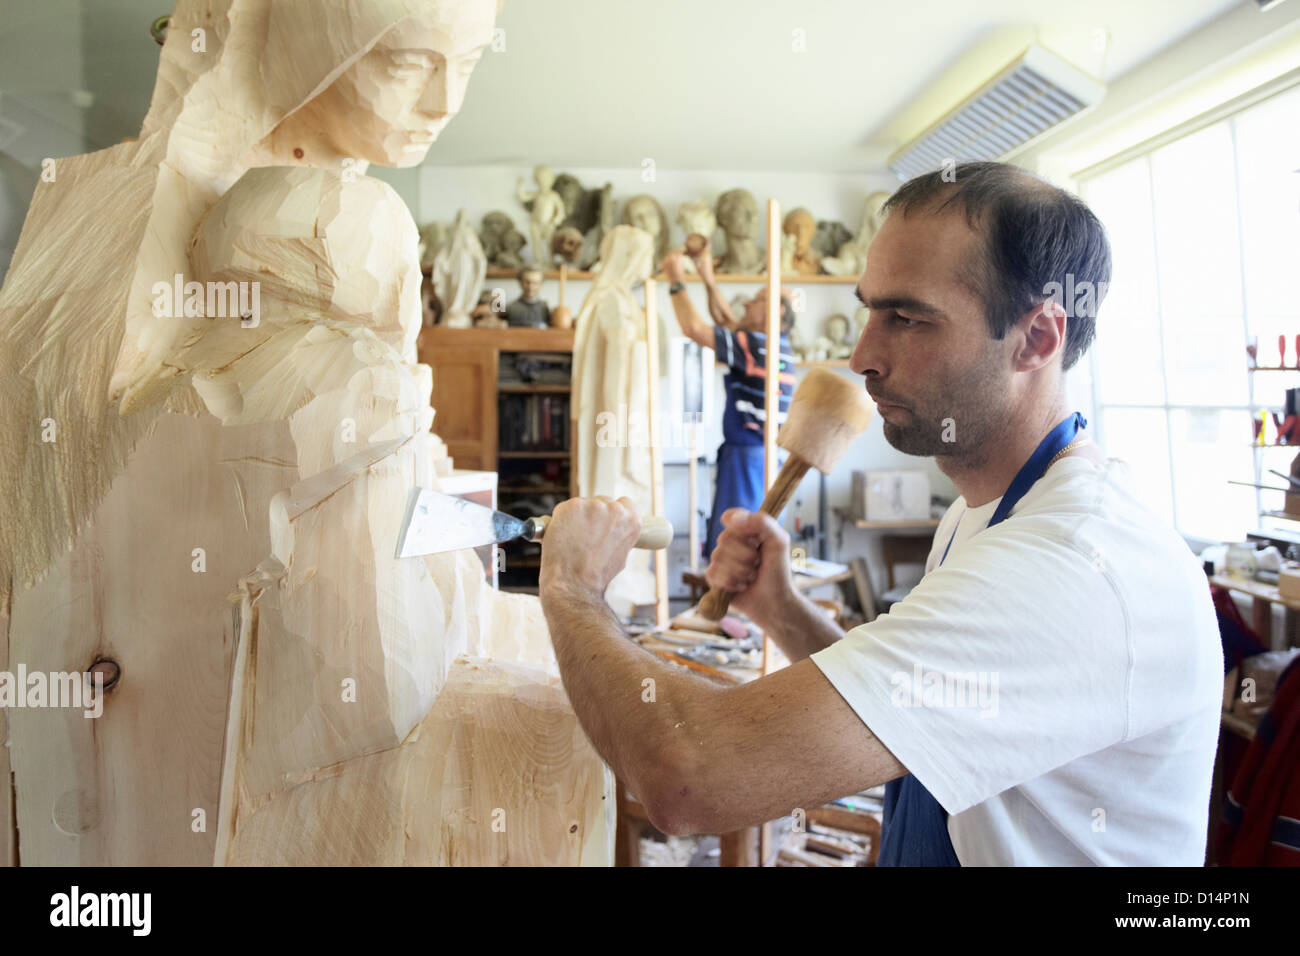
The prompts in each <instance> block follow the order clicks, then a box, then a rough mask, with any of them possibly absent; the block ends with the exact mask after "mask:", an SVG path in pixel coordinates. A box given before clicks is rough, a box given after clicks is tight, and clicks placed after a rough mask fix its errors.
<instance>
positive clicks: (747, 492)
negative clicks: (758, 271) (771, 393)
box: [663, 242, 794, 561]
mask: <svg viewBox="0 0 1300 956" xmlns="http://www.w3.org/2000/svg"><path fill="white" fill-rule="evenodd" d="M691 259H692V261H693V262H694V263H695V268H696V271H698V272H699V274H700V279H701V280H702V281H703V282H704V288H705V289H706V290H707V292H708V297H709V314H710V315H711V316H712V317H713V321H714V323H715V324H714V325H712V326H711V325H710V324H709V323H708V322H706V321H705V320H704V319H703V318H701V317H700V314H699V313H698V312H697V311H696V310H695V306H694V305H692V304H691V299H690V296H688V295H687V294H686V288H685V285H684V284H683V283H684V282H685V279H686V269H685V265H684V263H683V261H682V253H681V252H680V251H679V250H674V251H672V252H670V253H669V254H668V255H667V256H666V257H665V258H664V262H663V272H664V275H666V276H667V277H668V281H669V283H670V285H669V287H668V297H669V299H671V301H672V303H673V311H674V312H675V313H676V315H677V324H678V325H680V326H681V328H682V334H683V335H685V336H686V337H687V338H689V339H691V340H692V341H695V342H698V343H699V344H700V345H701V346H703V347H704V348H709V349H713V352H714V354H715V355H716V356H717V360H718V361H719V362H721V363H722V364H723V365H725V366H727V375H726V378H725V379H724V384H725V386H726V392H727V397H726V403H725V410H724V412H723V415H722V444H721V445H719V446H718V465H717V475H718V477H717V482H716V485H715V488H714V493H713V513H712V515H711V516H710V518H709V525H708V529H707V531H706V534H705V543H704V555H703V556H704V559H705V560H706V561H707V560H708V559H709V556H710V555H711V554H712V553H713V549H714V547H715V546H716V545H717V542H718V535H719V534H720V533H721V532H722V514H723V512H725V511H726V510H727V509H728V508H744V509H745V510H746V511H757V510H758V509H759V507H760V506H761V505H762V504H763V495H764V493H765V490H766V489H765V488H764V486H763V423H764V421H765V420H766V418H767V415H766V412H765V410H764V408H765V403H764V398H765V396H764V389H765V387H766V382H767V333H766V331H765V328H766V326H767V287H766V286H764V287H763V288H761V289H760V290H759V291H758V294H757V295H755V296H754V298H752V299H750V300H749V302H748V303H747V304H746V305H745V309H744V312H743V313H742V314H741V315H739V316H737V315H736V314H735V313H734V312H733V310H732V308H731V306H730V305H729V304H728V303H727V300H726V299H724V298H723V297H722V293H721V291H720V290H719V289H718V283H717V279H716V278H715V277H714V274H713V254H712V252H711V251H710V249H709V245H708V243H707V242H706V243H705V244H704V247H703V249H701V250H700V251H699V252H698V253H696V254H695V255H694V256H692V257H691ZM793 327H794V307H793V306H792V305H791V302H790V297H789V295H788V294H787V293H786V292H785V291H784V290H782V292H781V340H780V346H779V347H780V351H779V353H778V355H779V362H780V366H779V369H780V370H779V373H778V374H779V384H778V390H779V391H778V407H779V414H778V416H777V427H780V425H781V423H782V422H784V421H785V416H786V412H787V410H788V409H789V408H790V399H791V397H792V396H793V395H794V352H793V351H792V350H791V348H790V330H791V329H792V328H793ZM776 465H777V467H779V466H780V461H778V462H776ZM691 520H695V519H694V515H692V516H691Z"/></svg>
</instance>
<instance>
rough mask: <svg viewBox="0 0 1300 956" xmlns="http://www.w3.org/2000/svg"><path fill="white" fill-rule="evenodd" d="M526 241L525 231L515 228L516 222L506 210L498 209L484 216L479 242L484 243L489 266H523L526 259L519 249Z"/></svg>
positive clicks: (515, 267)
mask: <svg viewBox="0 0 1300 956" xmlns="http://www.w3.org/2000/svg"><path fill="white" fill-rule="evenodd" d="M526 241H527V240H525V239H524V236H523V233H521V232H520V231H519V230H518V229H516V228H515V224H514V222H513V221H512V220H511V219H510V217H509V216H508V215H506V214H505V213H504V212H500V211H499V210H498V211H494V212H490V213H488V214H487V215H485V216H484V217H483V230H482V231H481V232H480V233H479V242H481V243H482V245H483V254H484V255H485V256H487V262H488V265H489V266H493V267H495V268H498V269H520V268H522V267H523V264H524V260H523V257H522V256H520V255H519V250H521V249H522V248H523V247H524V244H525V242H526Z"/></svg>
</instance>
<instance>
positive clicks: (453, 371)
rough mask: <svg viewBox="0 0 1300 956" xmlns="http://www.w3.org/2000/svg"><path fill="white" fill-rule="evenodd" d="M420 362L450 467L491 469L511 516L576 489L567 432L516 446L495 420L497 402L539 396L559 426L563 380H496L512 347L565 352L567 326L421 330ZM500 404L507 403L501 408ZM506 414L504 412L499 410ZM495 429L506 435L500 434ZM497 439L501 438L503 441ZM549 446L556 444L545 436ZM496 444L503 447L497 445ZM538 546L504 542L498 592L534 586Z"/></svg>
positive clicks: (505, 425)
mask: <svg viewBox="0 0 1300 956" xmlns="http://www.w3.org/2000/svg"><path fill="white" fill-rule="evenodd" d="M417 350H418V352H419V357H420V361H421V362H422V363H424V364H425V365H428V366H430V367H431V368H432V369H433V408H434V419H433V431H434V432H435V433H436V434H437V435H438V437H440V438H441V439H442V440H443V441H444V442H446V444H447V450H448V452H449V453H450V454H451V456H452V459H453V462H454V465H455V467H456V468H468V469H476V470H481V471H494V472H497V473H498V475H499V480H498V484H497V502H498V507H499V508H500V509H501V510H502V511H506V512H509V513H511V514H513V515H516V516H518V517H521V518H522V517H528V516H529V515H532V514H549V513H550V511H551V510H553V508H554V506H555V505H556V504H558V503H559V502H560V501H562V500H564V499H565V498H569V497H572V496H574V495H576V494H577V472H576V470H575V469H574V468H573V467H572V465H573V449H572V444H571V436H572V434H573V429H572V428H571V427H569V428H568V429H567V431H568V433H569V436H570V440H569V441H568V442H564V443H563V444H564V446H565V447H548V448H547V450H545V451H541V450H538V451H523V450H519V449H520V448H521V447H522V443H521V442H520V441H519V439H520V437H521V436H520V435H518V434H517V433H516V429H515V427H514V426H513V425H512V424H511V423H509V422H507V421H503V420H502V416H501V409H502V404H503V403H509V402H516V403H517V402H519V401H520V396H525V397H527V396H539V397H541V398H544V399H545V404H546V407H547V409H548V410H550V411H551V413H552V416H551V418H550V420H551V421H554V418H555V417H561V418H562V420H563V421H564V422H565V423H566V425H567V424H570V421H569V420H570V419H571V418H572V414H573V407H572V401H571V396H572V392H571V390H570V386H569V384H568V383H563V384H561V383H556V382H548V383H546V384H530V383H527V382H522V383H502V382H501V381H500V375H499V370H500V368H501V367H502V364H503V363H502V359H503V358H505V359H506V364H507V366H512V363H511V362H510V359H511V358H512V354H513V353H521V352H529V353H548V352H554V353H565V354H567V355H570V356H571V355H572V354H573V330H572V329H448V328H443V327H441V326H434V327H431V328H426V329H423V330H422V331H421V333H420V338H419V340H418V342H417ZM507 410H508V406H507ZM507 417H509V416H508V415H507ZM503 431H509V432H510V434H506V435H503ZM503 438H504V441H503ZM551 444H552V445H555V444H557V443H556V442H552V443H551ZM503 446H504V447H503ZM539 553H540V546H539V545H536V544H526V543H522V542H512V543H511V544H509V545H507V546H506V548H505V565H504V568H503V569H502V581H503V583H502V588H503V589H504V590H522V591H535V586H536V577H537V567H538V565H539V563H540V560H539Z"/></svg>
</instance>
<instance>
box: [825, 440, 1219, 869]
mask: <svg viewBox="0 0 1300 956" xmlns="http://www.w3.org/2000/svg"><path fill="white" fill-rule="evenodd" d="M996 507H997V502H996V501H993V502H989V503H988V504H986V505H983V506H981V507H979V508H971V509H967V508H966V506H965V500H964V499H961V498H959V499H958V500H957V501H956V502H954V503H953V505H952V507H951V508H949V509H948V512H947V513H946V514H945V515H944V517H943V520H942V521H941V522H940V523H939V528H938V530H937V532H936V533H935V538H934V544H933V545H932V547H931V549H930V558H929V561H928V562H927V565H926V570H927V574H926V576H925V577H924V578H923V579H922V580H921V582H920V583H919V584H918V585H917V586H916V587H915V588H914V589H913V590H912V592H911V593H910V594H908V596H907V598H906V599H905V600H903V601H901V602H899V603H897V604H895V605H894V606H893V607H892V608H891V609H890V612H889V613H888V614H884V615H882V616H880V617H879V618H877V619H876V620H875V621H873V622H871V623H870V624H863V625H862V626H860V627H856V628H854V629H853V630H851V631H849V633H848V634H846V635H845V636H844V639H843V640H840V641H838V642H836V643H835V644H833V645H831V646H830V647H828V648H826V649H825V650H822V651H819V652H818V653H816V654H814V655H812V660H813V661H814V662H815V663H816V664H817V666H818V667H819V668H821V670H822V673H824V674H825V675H826V678H827V680H829V681H830V682H831V684H833V685H834V686H835V689H836V690H837V691H839V693H840V694H841V696H843V698H844V699H845V700H846V701H847V702H848V704H849V706H850V707H852V708H853V710H854V711H855V712H856V713H857V714H858V716H859V717H861V718H862V721H863V723H864V724H866V726H867V727H868V728H870V730H871V732H872V733H873V734H875V735H876V736H877V737H878V738H879V739H880V740H881V742H882V743H884V745H885V746H886V747H888V748H889V749H890V751H891V752H892V753H893V754H894V755H895V756H896V757H897V758H898V759H899V761H901V762H902V764H903V766H904V767H906V768H907V769H908V770H909V771H910V772H911V773H912V774H913V775H914V776H915V777H916V778H917V779H918V780H919V781H920V782H921V783H922V784H923V785H924V786H925V787H926V788H927V789H928V790H929V791H930V793H931V794H933V795H934V797H935V799H936V800H938V802H939V803H940V804H941V805H942V806H943V808H944V809H945V810H947V811H948V813H949V818H948V832H949V835H950V836H951V838H952V843H953V848H954V849H955V850H956V852H957V858H958V860H959V861H960V862H961V863H962V865H963V866H1019V865H1089V864H1102V865H1157V866H1160V865H1176V866H1200V865H1202V863H1203V862H1204V854H1205V840H1206V827H1207V823H1208V810H1209V798H1210V780H1211V775H1212V773H1213V768H1214V755H1215V748H1216V744H1217V741H1218V736H1219V711H1220V707H1221V699H1222V693H1223V656H1222V650H1221V645H1220V641H1219V631H1218V624H1217V621H1216V618H1215V613H1214V606H1213V602H1212V601H1211V599H1210V592H1209V586H1208V584H1207V582H1206V579H1205V575H1204V573H1203V572H1202V570H1201V567H1200V564H1199V563H1198V561H1197V560H1196V558H1195V557H1194V556H1193V555H1192V552H1191V550H1190V549H1189V548H1188V546H1187V545H1186V543H1184V541H1183V540H1182V538H1180V537H1179V536H1178V534H1177V533H1176V532H1175V531H1174V530H1173V528H1171V527H1170V526H1169V525H1168V523H1167V522H1165V521H1164V520H1162V519H1161V518H1159V517H1157V516H1156V515H1154V514H1153V513H1152V512H1151V511H1150V510H1148V509H1147V508H1146V507H1145V506H1144V505H1143V504H1142V503H1141V502H1140V501H1139V500H1138V499H1137V498H1136V496H1135V494H1134V491H1133V488H1132V484H1131V481H1130V478H1129V471H1128V466H1127V465H1125V464H1124V463H1123V462H1121V461H1119V460H1117V459H1109V460H1108V461H1107V462H1106V463H1105V464H1100V463H1095V462H1092V461H1089V460H1088V459H1086V458H1080V457H1066V458H1062V459H1060V460H1059V461H1057V462H1056V463H1055V464H1053V465H1052V466H1051V467H1050V468H1049V469H1048V470H1047V473H1046V474H1045V475H1044V476H1043V477H1042V478H1041V479H1039V480H1038V482H1036V483H1035V484H1034V485H1033V487H1032V488H1030V490H1029V491H1028V492H1027V493H1026V494H1025V496H1024V497H1023V498H1022V499H1021V500H1020V502H1019V503H1018V504H1017V505H1016V507H1015V508H1013V509H1012V512H1011V514H1010V515H1009V516H1008V517H1007V518H1006V519H1005V520H1003V521H1001V522H1000V523H998V524H996V525H994V526H993V527H992V528H987V527H986V526H987V524H988V520H989V518H991V517H992V516H993V511H994V509H996ZM954 527H955V528H956V529H957V537H956V539H955V540H954V541H953V545H952V549H951V551H949V553H948V557H947V559H946V560H945V561H944V562H943V564H942V566H939V560H940V558H941V556H942V555H943V549H944V547H945V546H946V545H947V543H948V539H949V536H950V535H952V533H953V529H954Z"/></svg>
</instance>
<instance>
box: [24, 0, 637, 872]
mask: <svg viewBox="0 0 1300 956" xmlns="http://www.w3.org/2000/svg"><path fill="white" fill-rule="evenodd" d="M495 12H496V2H495V0H372V2H369V3H366V4H359V3H348V2H343V0H313V2H310V3H309V2H306V0H288V2H286V0H280V2H277V3H274V4H272V3H270V2H268V0H192V2H191V0H182V2H181V3H180V4H179V5H178V7H177V9H176V11H175V13H174V15H173V17H172V20H171V24H170V27H169V30H168V38H167V42H166V44H165V46H164V48H163V52H162V58H161V61H160V66H159V79H158V83H157V87H156V91H155V94H154V99H153V102H152V104H151V106H150V111H149V115H148V116H147V117H146V119H145V123H144V126H143V128H142V131H141V135H140V137H139V139H138V140H137V141H134V142H131V143H126V144H122V145H120V146H117V147H113V148H111V149H108V150H103V151H100V152H98V153H92V154H89V155H86V156H76V157H71V158H68V159H61V160H58V161H57V163H56V169H57V174H56V178H55V180H54V181H52V182H44V183H42V184H41V186H40V188H38V190H37V193H36V196H35V198H34V199H33V202H32V206H31V210H30V212H29V215H28V218H27V222H26V224H25V226H24V230H23V234H22V237H21V239H20V242H19V246H18V248H17V250H16V253H15V257H14V262H13V266H12V268H11V270H10V272H9V275H8V279H7V281H6V283H5V286H4V288H3V290H0V383H2V384H0V389H3V392H2V394H3V395H4V400H5V408H4V411H5V412H6V413H7V415H8V416H9V417H8V420H9V421H11V422H13V423H14V427H12V428H10V429H6V430H5V431H4V432H3V433H0V469H2V473H0V503H2V504H3V506H4V509H5V514H6V516H7V517H6V519H5V521H4V522H3V524H0V588H3V589H4V593H3V594H0V597H3V598H5V599H6V600H4V601H0V609H3V608H9V609H10V617H9V618H8V620H7V621H6V620H5V619H4V618H3V617H0V669H9V670H13V669H15V668H16V667H18V666H19V665H20V664H22V665H25V667H26V669H27V671H28V672H36V671H40V672H46V673H60V672H70V673H74V674H75V673H79V672H84V671H86V670H88V669H89V668H90V667H91V666H92V664H96V662H99V663H98V664H97V665H96V669H97V670H99V671H101V672H104V673H106V674H108V675H109V677H110V679H112V686H111V687H110V689H109V690H108V691H107V694H106V695H105V697H104V698H103V699H102V704H103V711H102V715H101V716H100V717H99V718H98V719H86V718H85V717H83V715H82V710H80V709H77V710H71V709H68V708H63V709H56V708H49V707H46V708H33V709H10V710H8V711H7V712H4V713H0V721H3V720H5V719H6V718H7V721H8V723H7V726H6V725H5V724H3V723H0V732H2V733H5V734H7V739H8V744H9V746H8V748H4V747H0V783H3V785H4V786H6V787H8V786H9V782H10V774H12V792H13V801H12V814H11V810H10V807H11V804H10V801H8V800H0V861H5V862H17V861H18V860H19V859H21V862H23V863H31V864H38V865H45V864H96V865H104V864H154V865H159V864H161V865H176V864H205V863H211V862H217V863H256V864H278V863H288V864H398V863H431V864H437V863H470V864H494V863H525V864H527V863H533V864H544V863H562V864H577V863H608V862H610V860H611V858H612V819H611V816H612V813H613V799H612V789H611V787H610V783H611V781H610V779H609V774H608V771H607V769H606V768H605V767H604V766H603V764H602V763H601V762H600V760H599V758H598V757H597V755H596V754H595V752H594V751H593V750H592V748H591V746H590V744H589V743H588V742H587V740H586V738H585V736H584V735H583V733H582V730H581V728H580V727H579V725H578V723H577V720H576V718H575V717H574V715H573V713H572V710H571V709H570V707H569V705H568V702H567V700H566V699H565V697H564V693H563V689H562V688H561V686H560V684H559V680H558V675H557V674H556V672H555V668H554V662H553V660H552V659H551V656H550V649H549V640H548V638H547V635H546V629H545V623H544V620H543V618H542V615H541V611H540V606H539V605H538V603H537V601H536V599H534V598H531V597H526V596H521V595H503V594H498V593H496V592H494V591H492V590H491V588H490V587H489V586H488V585H487V584H486V582H485V579H484V576H483V574H482V567H481V565H479V564H478V561H477V559H476V558H475V557H474V555H473V554H472V553H471V552H463V551H462V552H454V553H450V554H443V555H434V556H429V557H425V558H415V559H404V560H400V561H399V560H397V559H396V558H395V557H394V554H395V549H396V541H397V535H398V532H399V529H400V526H401V522H402V520H403V518H404V516H405V515H404V506H405V502H406V499H407V496H408V494H409V492H410V490H411V489H412V488H413V487H415V486H416V485H417V484H427V485H432V486H434V487H436V486H437V479H438V476H439V475H441V474H445V473H446V472H447V471H448V470H449V468H450V460H449V459H448V458H447V456H446V449H445V446H443V444H442V443H441V441H440V440H439V439H438V438H437V437H436V435H434V434H432V433H431V432H430V431H429V428H430V425H431V423H432V421H433V417H434V411H433V409H431V408H430V407H429V396H430V392H431V373H430V370H429V369H428V367H427V366H421V365H417V364H416V363H415V336H416V334H417V332H418V328H419V323H420V302H419V286H420V270H419V263H418V247H417V234H416V229H415V225H414V223H413V222H412V220H411V217H410V214H409V212H408V211H407V210H406V209H405V207H404V206H403V204H402V203H401V201H400V199H399V198H398V197H397V196H396V194H394V193H393V192H392V190H391V189H389V188H388V187H387V186H386V185H384V184H383V183H380V182H378V181H377V180H373V179H369V178H367V177H365V176H364V175H363V174H364V170H365V164H366V163H367V162H368V161H376V162H383V163H388V164H392V165H398V164H401V165H409V164H411V163H415V162H419V161H420V159H421V158H422V157H423V155H424V152H425V151H426V150H427V148H428V146H429V144H430V143H431V142H432V140H433V138H434V137H435V136H436V133H437V131H438V129H439V128H441V126H442V125H444V124H445V122H446V120H447V119H448V118H449V117H450V116H452V115H454V114H455V112H456V110H457V109H458V107H459V105H460V102H461V97H462V94H463V84H464V79H465V77H466V76H467V74H468V72H469V69H470V68H471V67H472V65H473V63H474V61H475V60H476V59H477V58H478V56H479V55H480V54H481V52H482V50H483V49H484V47H485V46H486V45H487V43H488V41H489V39H490V36H491V30H492V26H493V20H494V15H495ZM199 38H201V41H200V39H199ZM200 47H201V49H200ZM257 167H268V168H257ZM95 223H100V224H103V225H104V226H105V228H101V229H94V228H90V227H91V226H92V225H93V224H95ZM191 253H192V255H191ZM440 413H441V414H444V415H446V414H454V413H455V410H454V409H442V410H441V412H440ZM0 613H2V612H0ZM6 792H8V791H6ZM20 840H21V842H19V841H20Z"/></svg>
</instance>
